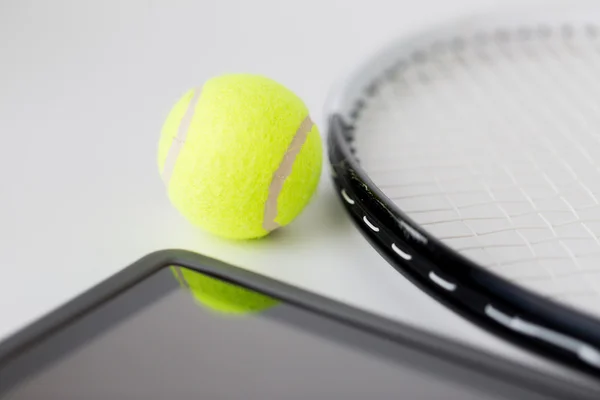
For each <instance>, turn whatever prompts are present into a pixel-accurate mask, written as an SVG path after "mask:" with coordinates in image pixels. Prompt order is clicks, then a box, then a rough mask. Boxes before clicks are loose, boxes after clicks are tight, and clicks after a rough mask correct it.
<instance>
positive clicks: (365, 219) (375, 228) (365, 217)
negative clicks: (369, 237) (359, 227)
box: [363, 215, 379, 232]
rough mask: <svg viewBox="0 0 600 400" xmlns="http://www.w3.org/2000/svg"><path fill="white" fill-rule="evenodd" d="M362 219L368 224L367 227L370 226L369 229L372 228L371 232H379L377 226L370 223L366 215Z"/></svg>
mask: <svg viewBox="0 0 600 400" xmlns="http://www.w3.org/2000/svg"><path fill="white" fill-rule="evenodd" d="M363 221H365V224H367V226H368V227H369V228H371V230H373V232H379V228H378V227H376V226H375V225H373V224H372V223H371V221H369V220H368V219H367V216H366V215H365V216H364V217H363Z"/></svg>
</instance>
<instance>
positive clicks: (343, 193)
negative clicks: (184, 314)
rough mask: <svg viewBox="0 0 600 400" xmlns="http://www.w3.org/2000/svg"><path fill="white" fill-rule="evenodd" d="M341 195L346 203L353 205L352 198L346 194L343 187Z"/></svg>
mask: <svg viewBox="0 0 600 400" xmlns="http://www.w3.org/2000/svg"><path fill="white" fill-rule="evenodd" d="M342 197H343V198H344V200H346V203H348V204H351V205H354V200H352V199H351V198H350V196H348V193H346V190H345V189H342Z"/></svg>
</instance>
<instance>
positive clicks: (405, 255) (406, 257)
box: [392, 243, 412, 261]
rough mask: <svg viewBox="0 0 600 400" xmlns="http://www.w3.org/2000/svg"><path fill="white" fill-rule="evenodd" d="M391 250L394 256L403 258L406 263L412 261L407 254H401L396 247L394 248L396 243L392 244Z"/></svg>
mask: <svg viewBox="0 0 600 400" xmlns="http://www.w3.org/2000/svg"><path fill="white" fill-rule="evenodd" d="M392 250H394V252H395V253H396V254H398V255H399V256H400V257H402V258H404V259H405V260H406V261H410V260H412V256H411V255H410V254H408V253H405V252H403V251H402V250H401V249H400V248H399V247H398V246H396V243H392Z"/></svg>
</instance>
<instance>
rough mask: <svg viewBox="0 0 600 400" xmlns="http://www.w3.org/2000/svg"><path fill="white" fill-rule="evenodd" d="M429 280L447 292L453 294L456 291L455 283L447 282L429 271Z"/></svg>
mask: <svg viewBox="0 0 600 400" xmlns="http://www.w3.org/2000/svg"><path fill="white" fill-rule="evenodd" d="M429 279H431V280H432V281H433V282H434V283H435V284H436V285H438V286H440V287H442V288H444V289H446V290H448V291H449V292H453V291H455V290H456V284H455V283H452V282H448V281H447V280H445V279H444V278H441V277H440V276H439V275H437V274H436V273H435V272H433V271H429Z"/></svg>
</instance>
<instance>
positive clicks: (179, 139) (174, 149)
mask: <svg viewBox="0 0 600 400" xmlns="http://www.w3.org/2000/svg"><path fill="white" fill-rule="evenodd" d="M201 93H202V89H201V88H197V89H195V90H194V96H193V97H192V99H191V100H190V104H188V108H187V109H186V110H185V114H183V118H181V121H180V123H179V127H178V128H177V135H176V136H175V137H174V138H173V142H172V143H171V147H169V151H168V153H167V157H166V158H165V164H164V166H163V173H162V178H163V182H164V183H165V185H167V186H169V182H170V181H171V176H172V175H173V170H174V169H175V163H176V162H177V158H178V157H179V154H180V153H181V150H182V149H183V145H184V144H185V140H186V138H187V135H188V132H189V130H190V126H191V124H192V119H194V114H195V112H196V106H197V105H198V101H200V94H201Z"/></svg>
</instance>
